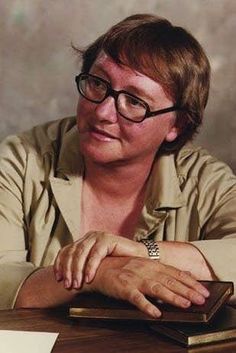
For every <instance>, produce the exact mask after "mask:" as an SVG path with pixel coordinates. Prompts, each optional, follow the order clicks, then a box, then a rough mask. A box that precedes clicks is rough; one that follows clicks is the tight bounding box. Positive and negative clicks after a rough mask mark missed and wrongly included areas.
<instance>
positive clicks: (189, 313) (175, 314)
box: [69, 281, 233, 322]
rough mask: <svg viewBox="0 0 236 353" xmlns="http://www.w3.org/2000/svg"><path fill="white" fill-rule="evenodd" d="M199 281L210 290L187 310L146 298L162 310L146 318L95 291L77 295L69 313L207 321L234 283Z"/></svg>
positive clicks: (130, 306)
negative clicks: (205, 296) (198, 303)
mask: <svg viewBox="0 0 236 353" xmlns="http://www.w3.org/2000/svg"><path fill="white" fill-rule="evenodd" d="M201 283H203V284H204V286H205V287H206V288H207V289H208V290H209V292H210V296H209V298H207V299H206V301H205V303H204V304H203V305H191V306H190V307H189V308H187V309H182V308H177V307H175V306H173V305H169V304H164V303H159V302H157V301H155V300H153V299H150V298H149V299H150V300H151V301H152V303H154V304H156V305H157V306H158V308H159V309H160V310H161V312H162V316H161V317H160V318H159V319H153V318H151V317H149V316H148V315H146V314H144V313H142V312H141V311H140V310H138V309H137V308H136V307H135V306H133V305H131V304H130V303H128V302H125V301H121V300H116V299H113V298H110V297H106V296H104V295H101V294H95V293H86V294H82V295H79V296H78V298H77V300H76V301H75V302H73V303H71V305H70V309H69V315H70V316H71V317H77V318H86V319H109V320H148V321H161V322H208V321H209V320H210V319H211V318H212V317H213V316H214V314H215V313H216V312H217V310H218V309H219V308H220V307H221V306H222V305H223V304H224V303H225V302H226V301H227V300H228V299H229V297H230V296H231V295H232V294H233V283H232V282H221V281H201Z"/></svg>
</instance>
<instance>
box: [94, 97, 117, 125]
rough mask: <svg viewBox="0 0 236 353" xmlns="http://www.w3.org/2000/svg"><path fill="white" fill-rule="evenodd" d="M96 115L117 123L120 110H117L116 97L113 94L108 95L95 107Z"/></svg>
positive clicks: (103, 119) (100, 118)
mask: <svg viewBox="0 0 236 353" xmlns="http://www.w3.org/2000/svg"><path fill="white" fill-rule="evenodd" d="M95 112H96V117H97V119H99V120H100V121H107V122H109V123H112V124H114V123H116V122H117V119H118V112H117V110H116V105H115V99H114V98H113V97H111V96H109V97H107V98H106V99H105V100H104V101H103V102H102V103H99V104H98V105H97V107H96V109H95Z"/></svg>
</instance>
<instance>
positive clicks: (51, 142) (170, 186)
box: [0, 117, 236, 309]
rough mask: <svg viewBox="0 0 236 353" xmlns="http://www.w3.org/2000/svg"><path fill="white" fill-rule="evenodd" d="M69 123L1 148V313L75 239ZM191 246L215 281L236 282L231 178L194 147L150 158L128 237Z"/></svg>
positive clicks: (76, 204)
mask: <svg viewBox="0 0 236 353" xmlns="http://www.w3.org/2000/svg"><path fill="white" fill-rule="evenodd" d="M78 141H79V133H78V130H77V127H76V120H75V118H74V117H72V118H65V119H62V120H58V121H55V122H49V123H47V124H44V125H41V126H37V127H35V128H33V129H32V130H30V131H28V132H25V133H22V134H20V135H18V136H11V137H8V138H7V139H6V140H5V141H3V142H2V143H1V145H0V308H2V309H3V308H11V307H13V306H14V303H15V300H16V297H17V293H18V291H19V289H20V287H21V285H22V283H23V282H24V280H25V279H26V278H27V277H28V276H29V275H30V274H31V273H32V272H34V271H35V270H37V269H38V268H39V267H42V266H48V265H51V264H52V263H53V261H54V259H55V257H56V255H57V253H58V251H59V249H60V248H61V247H63V246H65V245H66V244H68V243H70V242H73V241H74V240H75V239H77V238H78V236H79V235H80V207H81V206H80V199H81V190H82V182H83V171H84V166H83V158H82V156H81V154H80V152H79V144H78ZM148 237H150V238H153V239H156V240H159V241H160V240H168V241H184V242H191V243H192V244H193V245H194V246H196V247H197V248H198V249H199V250H200V252H201V253H202V254H203V256H204V257H205V259H206V261H207V263H208V264H209V265H210V267H211V268H212V269H213V271H214V273H215V274H216V276H217V277H218V278H219V279H220V280H230V281H233V282H234V283H236V177H235V176H234V175H233V173H232V172H231V170H230V168H229V167H228V166H226V165H225V164H224V163H222V162H219V161H218V160H217V159H215V158H214V157H212V156H210V155H209V154H208V153H207V151H205V150H203V149H202V148H200V147H194V146H193V145H192V144H187V145H186V146H184V147H183V148H182V149H181V150H180V151H179V152H178V153H177V154H176V155H174V154H169V155H162V156H159V157H158V158H156V160H155V161H154V164H153V168H152V171H151V174H150V178H149V182H148V188H147V194H146V201H145V205H144V208H143V210H142V214H141V216H140V220H139V223H138V225H137V229H136V232H135V235H134V239H135V240H140V239H142V238H148Z"/></svg>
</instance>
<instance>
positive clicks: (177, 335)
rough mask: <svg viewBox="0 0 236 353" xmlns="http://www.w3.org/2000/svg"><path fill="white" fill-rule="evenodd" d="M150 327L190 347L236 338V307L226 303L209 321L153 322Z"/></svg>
mask: <svg viewBox="0 0 236 353" xmlns="http://www.w3.org/2000/svg"><path fill="white" fill-rule="evenodd" d="M150 327H151V329H152V330H154V331H156V332H158V333H160V334H162V335H165V336H167V337H170V338H172V339H174V340H175V341H178V342H180V343H182V344H183V345H185V346H188V347H189V346H196V345H200V344H206V343H213V342H219V341H226V340H227V341H228V340H232V339H236V308H233V307H230V306H229V305H225V306H224V307H223V308H221V309H220V310H219V311H218V312H217V313H216V315H215V316H214V318H213V319H212V320H211V321H210V322H208V323H201V324H200V323H197V324H196V323H195V324H194V323H188V324H186V323H172V322H171V323H152V324H151V325H150ZM208 352H209V351H208Z"/></svg>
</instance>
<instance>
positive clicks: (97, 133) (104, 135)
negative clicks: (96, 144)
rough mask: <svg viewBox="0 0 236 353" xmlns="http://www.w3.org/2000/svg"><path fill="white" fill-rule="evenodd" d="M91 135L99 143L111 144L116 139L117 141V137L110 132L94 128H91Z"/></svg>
mask: <svg viewBox="0 0 236 353" xmlns="http://www.w3.org/2000/svg"><path fill="white" fill-rule="evenodd" d="M90 134H91V136H92V137H94V138H95V139H97V140H99V141H104V142H110V141H112V140H114V139H117V137H116V136H114V135H113V134H111V133H110V132H108V131H105V130H103V129H100V128H97V127H94V126H93V127H91V128H90Z"/></svg>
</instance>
